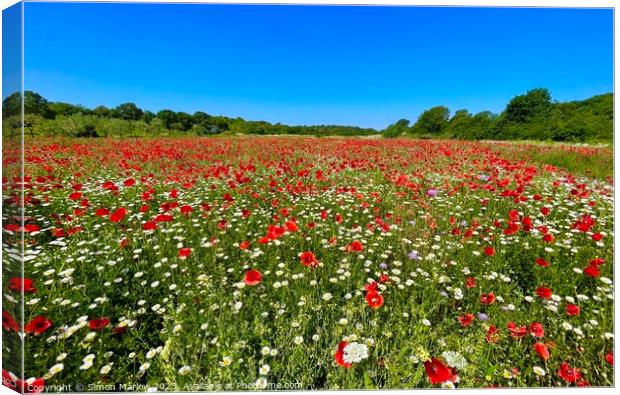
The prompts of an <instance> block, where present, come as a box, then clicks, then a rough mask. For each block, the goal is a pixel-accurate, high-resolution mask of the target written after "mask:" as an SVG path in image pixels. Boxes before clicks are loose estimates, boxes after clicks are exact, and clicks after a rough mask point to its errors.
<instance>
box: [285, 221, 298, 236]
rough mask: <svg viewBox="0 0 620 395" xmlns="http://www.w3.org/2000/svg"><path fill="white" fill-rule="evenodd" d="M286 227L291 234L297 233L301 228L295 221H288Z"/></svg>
mask: <svg viewBox="0 0 620 395" xmlns="http://www.w3.org/2000/svg"><path fill="white" fill-rule="evenodd" d="M285 226H286V230H288V231H289V232H291V233H293V232H297V230H298V229H299V226H297V224H296V223H295V222H293V221H286V224H285Z"/></svg>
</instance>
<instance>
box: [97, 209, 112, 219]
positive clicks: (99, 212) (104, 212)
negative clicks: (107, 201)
mask: <svg viewBox="0 0 620 395" xmlns="http://www.w3.org/2000/svg"><path fill="white" fill-rule="evenodd" d="M95 215H96V216H98V217H105V216H107V215H110V210H108V209H107V208H105V207H101V208H98V209H97V210H96V211H95Z"/></svg>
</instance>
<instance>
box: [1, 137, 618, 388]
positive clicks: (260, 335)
mask: <svg viewBox="0 0 620 395" xmlns="http://www.w3.org/2000/svg"><path fill="white" fill-rule="evenodd" d="M10 149H11V147H10V146H8V145H7V146H5V152H4V155H3V159H4V163H3V167H4V168H5V169H6V168H10V166H12V165H15V163H17V159H16V158H17V157H18V156H16V155H15V152H13V153H12V152H10ZM563 157H564V158H565V157H570V158H572V159H571V160H570V161H566V163H557V161H558V158H563ZM611 157H612V150H611V149H610V148H606V147H587V146H570V145H548V146H546V145H541V144H538V145H537V144H530V145H527V144H520V143H509V142H505V143H502V144H494V143H492V142H465V141H456V140H416V139H410V138H400V139H370V138H336V137H333V138H332V137H326V138H313V137H268V136H264V137H261V136H254V137H250V136H228V137H187V138H166V137H158V138H144V139H113V138H102V139H78V138H46V137H40V138H36V139H31V140H30V141H28V142H27V144H26V148H25V152H24V162H25V169H24V175H23V178H22V177H21V176H20V175H19V173H17V174H13V175H9V176H5V177H4V178H3V180H2V184H3V202H4V205H5V206H7V207H10V206H11V205H13V206H15V205H18V204H19V201H20V200H19V199H20V198H19V193H18V191H21V190H22V189H23V193H24V197H23V201H24V204H25V213H24V216H23V222H22V221H20V217H19V215H18V214H11V212H10V211H5V213H4V215H3V229H2V234H3V236H2V237H3V257H5V259H4V260H5V267H11V262H10V261H11V259H15V257H16V256H18V255H19V247H18V245H19V240H20V238H21V237H22V235H23V246H24V251H23V253H24V255H23V261H24V266H25V275H24V278H22V277H21V276H20V275H19V274H18V273H19V272H18V271H17V270H13V271H10V270H5V271H3V290H2V292H3V295H4V299H3V314H2V331H3V337H4V339H5V342H4V344H3V354H4V355H10V354H11V353H15V354H16V353H17V352H18V350H17V347H18V343H17V342H11V341H10V339H12V338H13V339H16V338H17V336H19V332H21V331H22V330H23V334H22V335H23V339H24V344H25V345H24V365H25V371H24V377H25V378H27V380H25V381H23V380H21V379H20V374H19V373H18V370H19V365H18V364H17V363H15V364H11V363H5V364H4V369H3V372H2V377H3V384H4V385H5V386H8V387H10V388H12V389H15V390H18V391H20V390H24V391H26V392H43V391H51V390H50V389H53V388H63V386H65V387H64V389H65V390H68V391H80V390H82V391H99V392H101V391H118V390H136V391H150V390H175V391H203V390H261V389H267V390H280V389H281V390H300V389H404V388H430V387H434V388H440V387H441V388H455V387H456V388H483V387H566V386H613V385H614V381H613V363H614V349H613V341H614V339H613V332H614V327H613V318H614V317H613V307H614V284H613V280H614V279H613V236H614V235H613V203H614V201H613V199H614V196H613V181H612V175H611V172H610V171H609V169H607V168H604V166H606V164H609V163H611V160H612V159H611ZM13 268H15V266H13ZM22 297H23V299H24V309H25V310H24V321H23V322H21V315H20V313H19V309H20V301H21V298H22ZM22 325H23V326H22ZM6 339H8V340H6ZM80 386H81V387H80Z"/></svg>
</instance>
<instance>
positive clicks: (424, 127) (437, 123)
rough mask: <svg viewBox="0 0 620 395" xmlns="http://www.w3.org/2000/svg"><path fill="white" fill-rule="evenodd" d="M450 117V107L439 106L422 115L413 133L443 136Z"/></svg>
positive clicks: (413, 128)
mask: <svg viewBox="0 0 620 395" xmlns="http://www.w3.org/2000/svg"><path fill="white" fill-rule="evenodd" d="M449 117H450V110H449V109H448V107H444V106H437V107H433V108H430V109H428V110H426V111H424V112H423V113H422V114H420V116H419V117H418V120H417V121H416V123H415V124H414V125H413V127H412V128H411V131H412V132H413V133H415V134H423V133H429V134H432V135H439V134H442V133H443V132H444V131H445V130H446V128H447V126H448V118H449Z"/></svg>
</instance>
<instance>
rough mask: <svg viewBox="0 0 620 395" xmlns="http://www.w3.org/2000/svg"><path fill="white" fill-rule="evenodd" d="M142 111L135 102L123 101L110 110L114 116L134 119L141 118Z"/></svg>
mask: <svg viewBox="0 0 620 395" xmlns="http://www.w3.org/2000/svg"><path fill="white" fill-rule="evenodd" d="M143 114H144V112H143V111H142V110H141V109H140V108H139V107H138V106H137V105H136V104H135V103H123V104H120V105H119V106H118V107H116V108H115V109H114V110H112V115H113V116H114V117H116V118H120V119H125V120H134V121H137V120H138V119H140V118H142V115H143Z"/></svg>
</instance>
